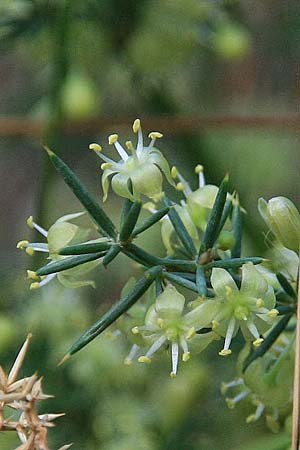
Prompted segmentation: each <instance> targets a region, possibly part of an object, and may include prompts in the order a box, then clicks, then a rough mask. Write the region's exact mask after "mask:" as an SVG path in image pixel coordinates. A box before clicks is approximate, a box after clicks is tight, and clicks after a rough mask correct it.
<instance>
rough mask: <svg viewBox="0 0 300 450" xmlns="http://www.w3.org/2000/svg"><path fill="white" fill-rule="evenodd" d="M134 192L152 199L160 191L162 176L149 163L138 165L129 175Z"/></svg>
mask: <svg viewBox="0 0 300 450" xmlns="http://www.w3.org/2000/svg"><path fill="white" fill-rule="evenodd" d="M130 179H131V181H132V185H133V188H134V191H136V192H137V193H140V194H144V195H147V196H148V197H150V198H151V197H153V196H156V195H158V194H160V193H161V191H162V182H163V178H162V174H161V172H160V170H159V169H158V167H157V166H155V165H154V164H151V163H149V162H147V163H145V164H142V165H140V166H139V167H138V168H137V169H136V170H134V171H133V172H131V173H130Z"/></svg>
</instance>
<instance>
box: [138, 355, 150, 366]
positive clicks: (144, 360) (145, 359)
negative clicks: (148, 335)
mask: <svg viewBox="0 0 300 450" xmlns="http://www.w3.org/2000/svg"><path fill="white" fill-rule="evenodd" d="M138 362H140V363H145V364H150V363H151V358H149V357H148V356H140V357H139V359H138Z"/></svg>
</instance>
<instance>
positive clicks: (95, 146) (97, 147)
mask: <svg viewBox="0 0 300 450" xmlns="http://www.w3.org/2000/svg"><path fill="white" fill-rule="evenodd" d="M89 149H90V150H93V151H94V152H96V153H100V152H102V147H101V145H99V144H96V143H93V144H90V145H89Z"/></svg>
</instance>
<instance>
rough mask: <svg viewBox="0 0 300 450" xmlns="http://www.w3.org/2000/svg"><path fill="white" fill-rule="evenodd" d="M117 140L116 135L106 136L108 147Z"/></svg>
mask: <svg viewBox="0 0 300 450" xmlns="http://www.w3.org/2000/svg"><path fill="white" fill-rule="evenodd" d="M118 139H119V136H118V135H117V134H111V135H110V136H108V143H109V145H113V144H114V143H115V142H117V140H118Z"/></svg>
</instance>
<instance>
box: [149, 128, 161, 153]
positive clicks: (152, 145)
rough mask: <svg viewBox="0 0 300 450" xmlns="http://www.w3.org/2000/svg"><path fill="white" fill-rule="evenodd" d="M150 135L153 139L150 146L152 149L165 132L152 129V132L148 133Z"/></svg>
mask: <svg viewBox="0 0 300 450" xmlns="http://www.w3.org/2000/svg"><path fill="white" fill-rule="evenodd" d="M148 137H149V138H150V139H151V141H150V144H149V146H148V148H149V149H151V148H152V147H154V144H155V141H156V139H160V138H162V137H163V134H162V133H159V132H158V131H151V133H149V134H148Z"/></svg>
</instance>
